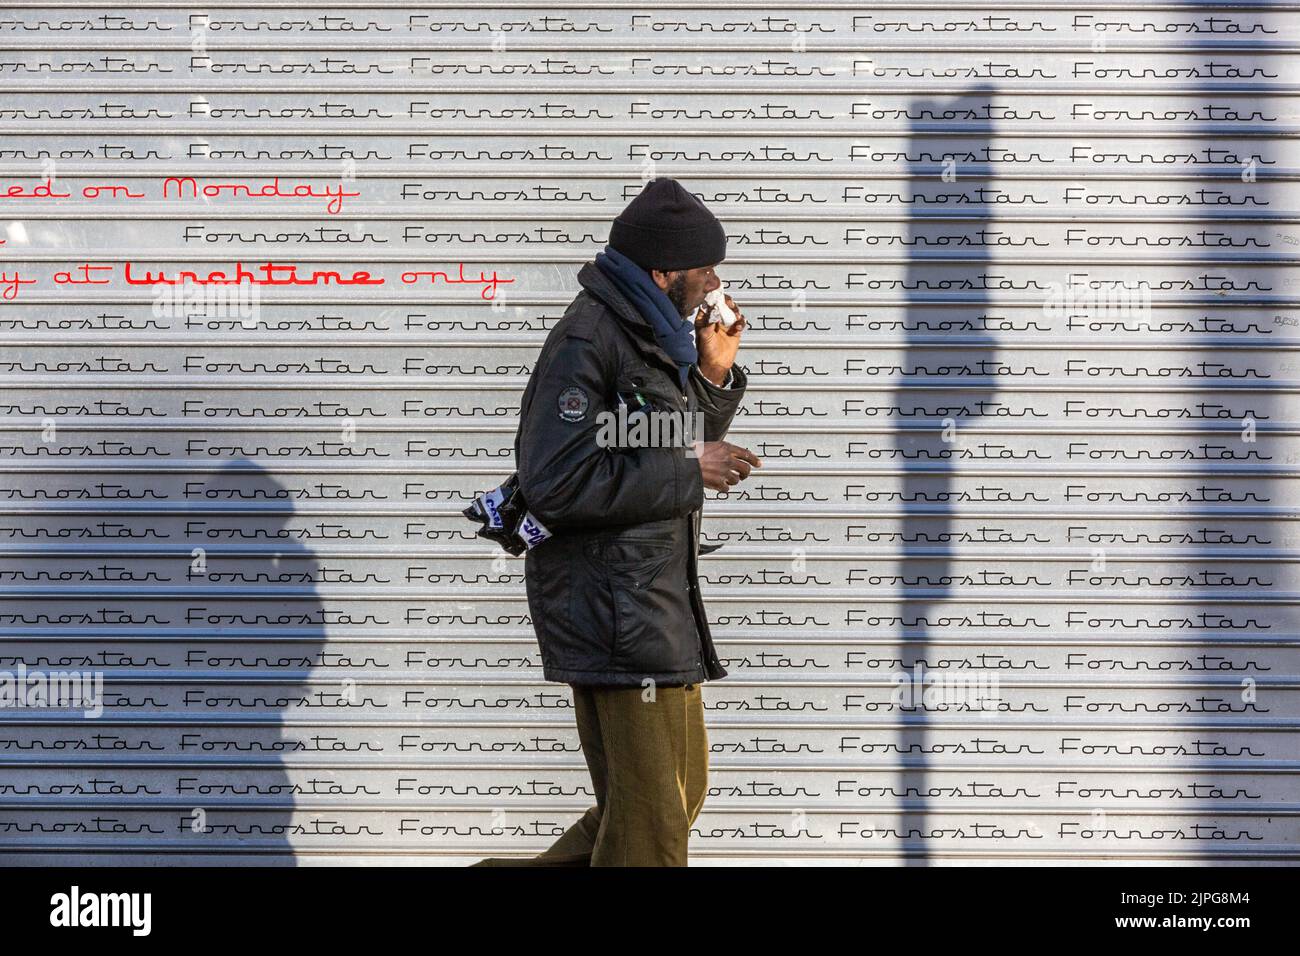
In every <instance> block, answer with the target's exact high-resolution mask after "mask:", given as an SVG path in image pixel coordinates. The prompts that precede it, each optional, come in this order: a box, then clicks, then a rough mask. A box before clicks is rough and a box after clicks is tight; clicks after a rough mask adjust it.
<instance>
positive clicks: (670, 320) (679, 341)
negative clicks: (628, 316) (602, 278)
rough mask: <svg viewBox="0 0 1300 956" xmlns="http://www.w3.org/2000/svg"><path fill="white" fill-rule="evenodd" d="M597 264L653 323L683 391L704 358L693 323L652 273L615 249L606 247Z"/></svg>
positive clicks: (597, 255) (599, 254)
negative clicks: (696, 339) (657, 282)
mask: <svg viewBox="0 0 1300 956" xmlns="http://www.w3.org/2000/svg"><path fill="white" fill-rule="evenodd" d="M596 265H597V266H599V267H600V269H601V271H602V272H604V273H605V275H607V276H609V277H610V279H611V280H613V282H614V284H615V285H616V286H618V290H619V291H620V292H622V293H623V295H624V296H625V297H626V298H627V300H628V301H629V302H631V303H632V304H633V305H634V306H636V310H637V311H638V312H640V313H641V314H642V315H643V316H644V317H645V320H646V321H647V322H649V323H650V328H652V329H654V333H655V338H656V339H657V340H658V342H659V347H660V348H662V349H663V350H664V351H665V352H667V353H668V357H669V358H671V359H672V360H673V361H674V362H676V363H677V371H678V374H679V375H681V378H682V388H685V387H686V380H687V378H688V376H689V375H690V372H691V366H692V365H694V364H695V363H696V362H697V361H698V360H699V357H700V356H699V352H697V351H696V349H695V339H694V337H693V336H692V335H691V331H692V329H693V326H692V325H691V323H690V322H689V321H688V320H686V319H683V318H682V317H681V314H680V313H679V312H678V311H677V307H676V306H675V305H673V301H672V299H670V298H668V296H667V295H666V294H665V293H664V291H663V290H662V289H660V288H659V287H658V286H657V285H655V281H654V279H652V278H650V273H648V272H646V270H644V269H642V268H641V267H640V266H639V265H637V264H636V263H635V262H633V261H632V260H631V259H629V258H628V257H627V256H625V255H623V253H621V252H619V251H618V250H617V249H615V248H614V247H613V246H606V247H605V251H604V252H599V253H597V254H596Z"/></svg>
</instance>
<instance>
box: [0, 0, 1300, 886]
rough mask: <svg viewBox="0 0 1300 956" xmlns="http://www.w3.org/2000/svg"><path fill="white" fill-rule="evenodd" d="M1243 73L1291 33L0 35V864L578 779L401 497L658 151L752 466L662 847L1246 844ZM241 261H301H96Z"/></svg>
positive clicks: (1260, 246) (1215, 856)
mask: <svg viewBox="0 0 1300 956" xmlns="http://www.w3.org/2000/svg"><path fill="white" fill-rule="evenodd" d="M1297 58H1300V7H1298V6H1297V5H1295V4H1251V5H1236V4H1203V3H1198V4H1179V5H1177V6H1174V5H1168V4H1126V5H1117V4H1084V5H1083V6H1080V5H1078V4H1063V3H1008V4H1002V5H999V6H997V7H995V8H989V7H986V6H980V5H974V6H972V5H969V4H967V5H961V4H953V3H948V4H933V3H919V2H917V3H906V2H904V3H890V4H874V5H872V6H871V7H870V8H869V9H868V8H864V7H862V6H860V5H856V4H847V3H839V4H834V3H782V4H779V5H777V4H766V5H764V4H732V3H728V4H710V5H698V4H688V5H681V6H676V7H667V8H664V7H655V8H649V7H645V6H644V5H641V4H634V3H629V2H609V3H603V4H600V5H581V4H574V3H565V2H557V3H550V4H546V5H541V4H531V3H513V4H503V5H498V6H493V7H487V6H480V5H461V6H455V5H447V4H437V3H433V4H429V3H421V4H418V5H402V4H397V3H388V4H385V3H367V4H342V5H338V4H335V5H319V6H310V5H306V6H304V5H302V4H289V3H283V2H271V3H266V4H261V5H258V6H257V7H248V6H245V7H240V6H238V5H235V4H229V3H215V4H205V5H203V6H202V7H185V6H180V5H176V4H165V3H155V4H121V3H112V4H109V3H62V4H49V5H46V6H40V7H33V6H18V5H15V4H11V3H0V84H2V85H0V89H2V92H0V120H2V121H3V123H4V130H5V133H4V135H3V137H0V199H3V205H2V206H0V239H3V240H4V242H3V244H0V263H2V267H0V273H2V274H0V341H3V343H4V348H3V350H2V351H0V385H2V386H3V387H2V388H0V672H3V673H5V674H11V673H16V672H17V671H18V670H19V669H20V668H22V667H25V668H26V669H27V672H28V673H30V672H36V671H41V672H49V671H53V670H61V671H80V672H93V673H95V674H97V675H99V676H101V677H102V679H103V699H102V703H103V711H102V714H100V715H98V716H93V717H90V716H86V715H85V714H84V713H82V712H80V711H79V710H78V709H75V708H71V707H62V708H61V707H48V706H28V707H16V706H7V707H3V708H0V858H3V859H4V860H5V861H6V862H18V863H40V864H44V863H58V862H68V861H70V860H72V859H77V860H80V861H85V862H92V863H114V862H141V861H159V862H166V863H186V862H189V863H223V864H231V865H262V864H276V863H285V862H297V863H299V864H302V865H330V864H334V863H340V862H363V863H393V862H429V863H448V864H456V863H464V862H468V861H470V860H473V859H476V858H478V857H481V856H485V855H503V854H508V853H514V852H519V853H524V852H533V851H536V850H539V849H541V848H543V847H545V846H546V845H547V844H548V843H549V842H550V841H551V840H552V839H554V837H555V836H556V835H558V834H559V833H560V832H562V830H563V829H564V827H565V826H567V824H568V823H569V822H571V820H572V819H573V818H575V817H576V816H577V815H578V814H579V813H580V812H581V811H582V810H583V809H584V808H585V807H587V806H588V805H589V804H590V803H591V802H592V794H591V793H590V781H589V778H588V777H587V772H586V768H585V764H584V763H583V760H582V756H581V752H580V750H579V748H578V741H577V734H576V731H575V729H574V727H573V720H572V711H571V701H570V698H569V694H568V691H567V688H565V687H564V686H563V685H558V684H547V683H545V682H543V681H542V680H541V677H540V671H541V667H540V661H539V659H538V657H537V649H536V645H535V642H534V640H533V638H532V635H531V628H530V622H529V619H528V612H527V605H526V602H525V600H524V591H523V579H522V562H521V561H519V560H517V559H514V558H510V557H508V556H505V555H504V554H501V553H496V552H494V550H493V549H492V548H491V547H490V546H489V545H488V544H487V543H486V542H484V541H482V539H475V538H473V537H471V536H470V535H469V534H468V531H469V529H470V525H469V524H468V523H467V522H465V521H464V520H463V518H461V517H460V515H459V510H460V508H462V507H464V505H465V504H466V503H467V501H468V499H469V498H470V497H471V496H472V495H474V494H475V493H476V492H477V491H480V490H482V489H485V488H487V487H491V486H492V485H494V484H496V483H497V481H499V480H500V478H502V477H504V476H505V475H506V474H508V473H509V471H510V470H511V468H512V462H511V442H512V437H513V431H514V427H515V423H516V417H515V416H516V415H517V412H518V400H519V396H520V394H521V391H522V388H523V386H524V383H525V381H526V379H527V375H528V373H529V371H530V370H531V368H532V362H533V360H534V359H535V356H536V351H537V349H538V347H539V346H540V344H541V342H542V340H543V339H544V338H545V334H546V331H547V329H549V328H550V327H551V326H552V325H553V324H554V323H555V321H557V320H558V319H559V317H560V316H561V315H562V314H563V311H564V309H565V307H566V305H567V303H568V301H569V300H570V298H571V297H572V295H573V294H574V293H575V292H576V291H577V285H576V281H575V275H576V272H577V270H578V268H579V267H580V266H581V264H582V263H583V262H585V261H587V260H588V259H589V258H590V257H591V256H592V255H594V253H595V252H596V251H598V250H599V248H600V247H601V246H603V243H604V241H605V238H606V237H607V235H608V224H609V222H610V220H611V218H612V217H613V216H614V215H615V214H617V212H618V211H619V210H620V209H622V207H623V206H624V205H625V204H626V203H627V202H628V201H629V200H630V199H631V198H632V196H634V195H636V193H637V192H639V190H640V188H641V185H642V183H643V181H644V179H645V178H647V177H648V176H650V175H670V176H674V177H676V178H679V179H681V180H682V181H683V182H684V183H685V184H686V185H687V186H688V188H691V189H692V190H693V191H694V192H696V193H698V194H699V195H701V197H702V198H703V199H705V201H706V202H708V204H709V205H710V208H712V209H713V210H714V211H715V213H717V214H718V216H719V217H720V218H721V219H722V221H723V222H724V224H725V225H726V226H727V231H728V234H729V237H730V243H729V247H728V252H729V255H728V258H727V260H726V262H725V264H724V265H723V267H722V268H721V269H720V274H721V275H722V277H723V278H724V279H725V280H726V281H727V283H728V291H729V292H730V293H731V294H732V295H733V296H734V297H735V298H736V299H737V300H738V301H739V302H740V303H741V304H742V305H743V306H744V308H745V312H746V315H747V317H748V320H749V324H750V326H751V329H750V331H749V332H747V334H746V338H745V347H744V350H743V353H742V361H743V362H745V364H746V365H747V367H748V368H749V369H750V374H751V385H750V389H749V392H748V396H747V401H746V405H745V407H744V408H743V409H742V411H741V413H740V414H739V415H738V416H737V418H736V421H735V424H734V427H733V429H732V433H731V438H732V440H733V441H736V442H738V443H742V444H745V445H747V446H749V447H750V448H752V449H754V450H755V451H756V452H757V453H759V454H760V455H761V456H763V458H764V461H765V466H764V468H763V469H762V470H761V471H759V472H756V473H755V474H754V475H753V476H752V477H751V479H750V480H749V481H748V482H746V483H745V484H743V485H741V486H740V487H739V488H738V489H737V490H736V491H735V492H732V493H730V494H727V495H715V494H714V493H712V492H710V493H709V494H708V499H709V500H708V502H707V505H706V516H705V521H704V525H703V533H704V536H705V537H706V539H708V540H710V541H712V542H714V543H723V544H724V547H723V548H722V550H720V551H718V552H716V553H714V554H710V555H708V556H706V557H704V558H703V559H702V562H701V574H702V579H703V581H704V588H705V593H706V600H707V602H708V605H709V609H710V613H711V615H712V618H713V630H714V634H715V638H716V639H717V641H718V647H719V653H720V656H721V657H722V658H723V660H724V663H726V665H727V666H728V669H729V671H730V673H731V676H730V677H728V678H727V679H726V680H724V681H720V682H717V683H713V684H710V685H708V686H707V687H706V689H705V706H706V713H707V721H708V728H709V742H710V745H711V749H710V765H711V787H712V789H711V792H710V795H709V797H708V800H707V802H706V804H705V808H704V812H703V814H702V815H701V817H700V818H699V820H698V821H697V824H696V828H695V830H694V831H693V834H692V841H691V843H692V857H693V862H696V863H699V864H703V865H726V864H729V863H737V862H747V861H748V862H775V863H800V864H816V863H822V862H828V861H829V862H840V863H843V862H857V863H862V864H898V863H900V862H903V861H909V860H910V861H913V862H916V861H918V860H923V861H925V862H928V863H930V864H933V865H950V864H956V865H960V864H966V863H987V864H997V865H1002V864H1026V863H1028V864H1033V863H1059V862H1061V861H1075V862H1079V863H1081V864H1097V865H1125V864H1133V863H1142V862H1152V861H1163V862H1170V863H1180V864H1188V865H1196V864H1203V863H1205V862H1209V861H1232V862H1234V863H1250V864H1259V863H1279V862H1281V863H1295V862H1296V861H1297V860H1300V816H1298V813H1300V802H1297V798H1296V793H1297V786H1296V781H1297V774H1298V773H1300V626H1298V625H1300V613H1298V611H1297V608H1298V606H1300V572H1298V571H1297V567H1298V566H1297V561H1298V560H1300V531H1298V526H1297V517H1300V507H1298V506H1300V485H1298V484H1297V481H1298V480H1300V409H1298V407H1297V399H1296V396H1297V391H1298V390H1300V267H1298V262H1297V260H1298V258H1300V147H1298V146H1297V137H1296V133H1297V131H1298V130H1300V105H1298V104H1300V100H1298V99H1297V93H1300V84H1297V83H1296V77H1297V76H1300V73H1298V72H1297V69H1296V65H1297ZM267 262H274V263H279V264H281V265H282V266H285V265H287V264H293V265H294V267H295V269H296V275H297V276H298V277H300V278H301V277H305V276H308V275H310V274H311V273H313V272H316V273H327V272H328V273H337V274H338V275H337V277H335V278H334V279H333V280H332V281H328V280H319V281H317V282H316V283H306V282H303V283H298V284H282V285H259V286H257V288H256V290H255V291H254V292H252V293H249V294H247V295H245V296H243V297H240V296H235V297H234V298H233V300H231V299H221V298H219V297H217V296H216V295H214V294H207V295H200V296H198V297H197V298H195V297H190V298H185V297H184V296H174V295H173V296H163V295H160V294H159V293H158V291H157V289H156V288H154V287H153V286H152V285H150V284H149V283H148V282H147V281H142V278H141V277H142V276H144V275H145V273H150V274H152V275H154V276H156V275H158V274H159V273H163V274H165V275H167V276H168V277H172V278H175V277H177V276H178V275H179V274H180V273H181V272H185V271H188V272H191V273H195V274H197V275H199V276H200V277H206V276H208V275H209V274H210V273H212V272H214V271H221V272H225V273H226V274H227V275H230V274H233V273H234V272H235V270H237V269H238V268H239V267H240V266H241V265H242V266H243V267H245V268H248V269H250V270H253V269H256V268H257V267H258V265H259V264H261V263H267ZM128 267H129V269H130V272H129V273H128ZM357 271H364V272H366V273H367V274H368V277H369V278H372V279H373V278H382V279H383V280H384V281H383V282H382V284H381V283H377V282H375V283H369V284H359V283H352V284H347V283H343V282H341V281H339V277H344V278H346V277H351V276H352V274H353V273H355V272H357ZM408 273H409V274H411V275H409V276H407V278H408V279H409V280H410V281H403V276H404V274H408ZM286 274H287V273H285V272H281V273H280V276H281V278H283V277H284V276H285V275H286ZM128 276H129V278H128ZM92 280H93V281H92ZM492 280H495V281H492ZM207 288H208V289H209V290H212V289H213V288H215V287H214V286H208V287H207ZM922 673H924V674H925V675H927V676H932V675H935V674H939V675H941V676H946V677H948V678H950V679H951V680H952V683H953V685H954V686H955V687H956V688H957V690H958V691H960V690H961V689H962V688H963V687H964V688H966V689H970V688H971V687H975V686H978V687H982V688H984V689H987V688H988V687H989V686H990V685H992V686H993V687H995V689H996V698H997V699H996V702H995V703H994V704H993V705H992V706H974V705H972V698H971V697H970V696H969V695H967V696H962V695H961V694H960V693H957V697H956V698H955V699H954V698H953V697H952V696H951V695H950V696H949V697H947V698H943V699H927V698H926V697H925V696H924V693H922V692H921V691H922V687H919V686H918V687H917V688H916V690H917V691H918V693H917V694H916V696H915V699H914V700H913V699H907V698H905V699H901V700H900V698H899V697H898V692H899V690H900V689H902V688H906V687H910V686H912V685H910V684H908V683H907V681H908V680H909V679H911V680H916V679H918V678H919V675H921V674H922ZM0 676H3V675H0ZM963 681H964V682H965V683H964V684H963V683H962V682H963Z"/></svg>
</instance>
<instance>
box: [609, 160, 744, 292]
mask: <svg viewBox="0 0 1300 956" xmlns="http://www.w3.org/2000/svg"><path fill="white" fill-rule="evenodd" d="M609 244H610V245H611V246H613V247H614V248H615V249H617V250H618V251H619V252H621V253H623V255H625V256H627V257H628V258H629V259H631V260H632V261H633V262H635V263H636V264H637V265H639V266H640V267H641V268H642V269H645V270H646V271H647V272H649V271H650V270H651V269H661V270H663V271H664V272H669V271H672V270H675V269H695V268H697V267H699V266H711V265H715V264H716V263H719V262H721V261H722V260H723V259H725V258H726V256H727V233H726V232H725V231H724V230H723V228H722V223H720V222H718V219H717V217H716V216H714V215H713V213H711V212H709V211H708V210H707V209H706V208H704V203H702V202H700V201H699V200H698V199H697V198H696V197H695V196H693V195H691V194H690V193H689V192H687V191H686V190H685V189H684V188H682V185H681V183H679V182H677V180H675V179H669V178H668V177H666V176H659V177H657V178H655V179H652V180H650V182H648V183H646V185H645V188H644V189H642V190H641V194H640V195H638V196H637V197H636V198H635V199H633V200H632V201H631V202H630V203H628V204H627V208H626V209H624V210H623V211H622V212H621V213H619V214H618V217H617V218H616V219H615V220H614V224H613V225H612V226H611V227H610V230H609Z"/></svg>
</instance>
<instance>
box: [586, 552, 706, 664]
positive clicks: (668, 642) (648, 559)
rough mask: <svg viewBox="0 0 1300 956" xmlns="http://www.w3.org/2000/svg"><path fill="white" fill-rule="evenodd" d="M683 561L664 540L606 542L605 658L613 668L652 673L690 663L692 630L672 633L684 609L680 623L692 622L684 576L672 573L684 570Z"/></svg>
mask: <svg viewBox="0 0 1300 956" xmlns="http://www.w3.org/2000/svg"><path fill="white" fill-rule="evenodd" d="M685 563H686V562H685V556H684V555H682V554H680V553H679V551H678V549H677V548H676V547H675V546H674V544H673V543H672V542H670V541H652V540H626V539H619V540H618V541H615V542H611V543H610V544H609V545H607V550H606V562H605V566H606V568H607V569H608V575H609V578H608V579H609V587H610V592H611V594H612V596H613V601H614V654H613V657H612V659H611V662H610V663H611V665H612V666H613V667H614V668H616V669H619V670H635V671H640V672H643V673H656V672H662V671H680V670H685V669H688V668H690V667H691V666H693V665H694V662H695V657H694V651H693V650H692V645H693V638H694V632H693V631H692V633H691V634H689V635H685V634H679V633H677V631H678V629H680V628H681V626H682V622H683V610H684V609H686V610H687V614H686V618H685V620H686V622H687V623H691V621H692V619H691V617H690V615H689V608H688V605H687V592H686V579H685V576H684V574H681V573H678V572H682V571H684V570H685ZM679 578H680V579H681V580H680V581H679V580H678V579H679ZM687 637H690V638H692V641H690V642H688V641H687V640H686V638H687Z"/></svg>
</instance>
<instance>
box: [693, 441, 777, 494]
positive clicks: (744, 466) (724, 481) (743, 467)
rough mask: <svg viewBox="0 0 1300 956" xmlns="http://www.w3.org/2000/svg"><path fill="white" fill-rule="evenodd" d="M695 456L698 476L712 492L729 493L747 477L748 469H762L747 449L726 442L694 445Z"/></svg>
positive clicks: (755, 457) (756, 458) (760, 464)
mask: <svg viewBox="0 0 1300 956" xmlns="http://www.w3.org/2000/svg"><path fill="white" fill-rule="evenodd" d="M695 454H696V457H697V458H698V459H699V462H700V476H701V477H702V478H703V479H704V484H705V487H708V488H712V489H713V490H714V491H730V490H731V486H732V485H736V484H739V483H740V482H742V481H744V480H745V479H746V478H748V477H749V471H750V468H751V467H752V468H762V467H763V463H762V462H761V461H759V460H758V456H757V455H755V454H754V453H753V452H752V451H750V450H749V449H748V448H741V447H740V446H739V445H733V444H731V442H728V441H704V442H696V443H695Z"/></svg>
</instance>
